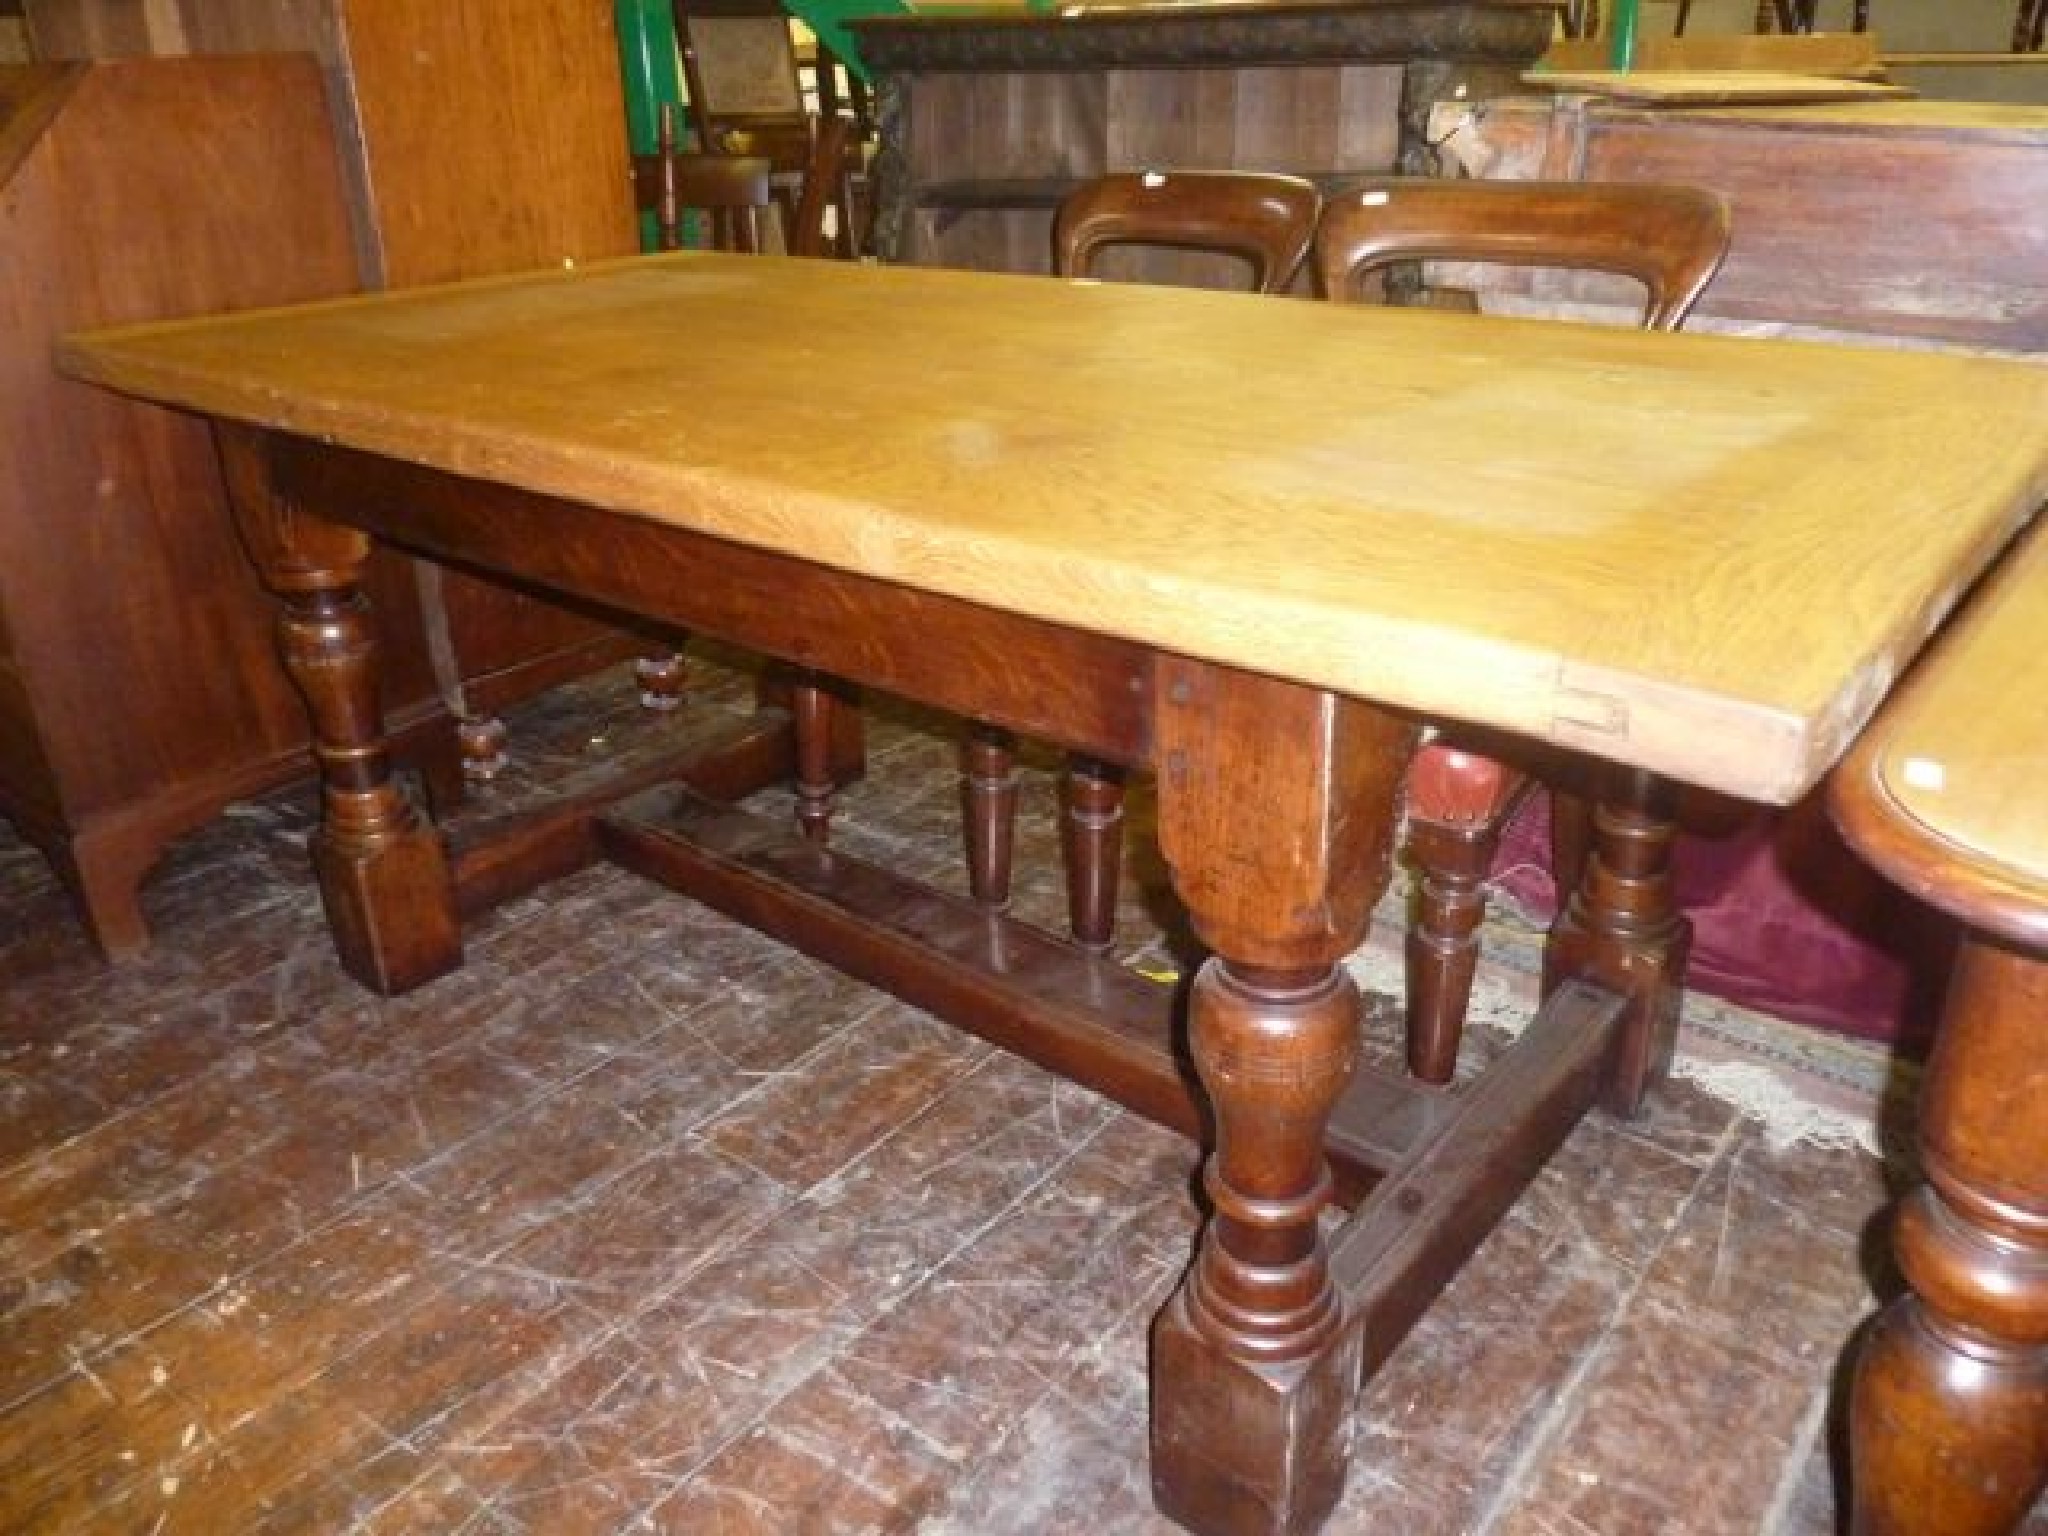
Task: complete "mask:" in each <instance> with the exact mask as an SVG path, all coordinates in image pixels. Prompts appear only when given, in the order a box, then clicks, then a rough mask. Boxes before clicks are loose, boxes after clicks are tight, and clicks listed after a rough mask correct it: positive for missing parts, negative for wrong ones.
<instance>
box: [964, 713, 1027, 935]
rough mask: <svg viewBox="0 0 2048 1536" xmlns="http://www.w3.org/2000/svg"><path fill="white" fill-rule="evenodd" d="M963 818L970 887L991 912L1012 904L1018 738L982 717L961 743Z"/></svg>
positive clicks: (970, 890) (974, 895) (968, 885)
mask: <svg viewBox="0 0 2048 1536" xmlns="http://www.w3.org/2000/svg"><path fill="white" fill-rule="evenodd" d="M960 817H961V828H962V831H963V833H964V835H965V837H966V842H967V889H968V891H969V893H970V894H971V895H972V896H973V897H974V899H975V900H976V901H978V902H980V903H981V904H982V905H983V906H985V907H988V908H989V909H990V910H992V911H997V912H1000V911H1002V910H1003V909H1004V908H1005V907H1007V906H1009V904H1010V865H1011V855H1012V852H1013V850H1014V847H1015V837H1016V828H1017V739H1016V737H1015V736H1013V735H1011V733H1010V732H1008V731H1006V730H1004V729H1003V728H1002V727H1000V726H995V725H984V724H982V723H980V722H979V721H977V722H975V723H974V724H972V725H970V726H969V727H968V728H967V736H966V739H965V740H963V741H962V742H961V743H960Z"/></svg>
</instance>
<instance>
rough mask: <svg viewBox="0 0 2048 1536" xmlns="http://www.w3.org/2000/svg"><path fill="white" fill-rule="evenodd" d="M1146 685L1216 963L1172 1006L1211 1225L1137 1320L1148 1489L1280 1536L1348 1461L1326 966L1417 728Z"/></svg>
mask: <svg viewBox="0 0 2048 1536" xmlns="http://www.w3.org/2000/svg"><path fill="white" fill-rule="evenodd" d="M1159 683H1160V686H1161V693H1160V695H1159V702H1158V705H1157V737H1156V739H1157V744H1158V749H1159V768H1160V781H1159V823H1160V847H1161V850H1162V852H1163V853H1164V855H1165V857H1166V861H1167V864H1168V866H1169V868H1170V869H1171V870H1172V873H1173V880H1174V885H1175V887H1176V889H1177V890H1178V891H1179V893H1180V896H1181V898H1182V900H1183V901H1184V902H1185V903H1186V905H1187V908H1188V912H1189V915H1190V917H1191V919H1192V920H1193V922H1194V925H1195V929H1196V932H1197V933H1198V934H1199V936H1200V937H1201V939H1202V941H1203V942H1204V943H1205V944H1207V945H1208V946H1209V947H1210V949H1211V950H1212V951H1214V953H1215V955H1216V958H1214V959H1211V960H1210V961H1208V962H1207V963H1206V964H1205V965H1204V966H1203V968H1202V971H1201V973H1200V975H1199V976H1198V977H1197V978H1196V982H1195V986H1194V991H1193V997H1192V1000H1191V1003H1190V1010H1189V1031H1190V1036H1191V1042H1192V1046H1193V1053H1194V1059H1195V1067H1196V1071H1197V1072H1198V1073H1199V1074H1200V1076H1201V1080H1202V1086H1203V1087H1204V1089H1205V1090H1206V1091H1207V1093H1208V1097H1209V1102H1210V1106H1211V1108H1212V1109H1213V1111H1214V1115H1215V1126H1216V1143H1215V1149H1214V1152H1213V1153H1212V1154H1211V1156H1210V1159H1209V1162H1208V1166H1207V1168H1206V1170H1205V1174H1204V1185H1205V1187H1206V1188H1207V1190H1208V1192H1209V1196H1210V1199H1211V1201H1212V1202H1213V1206H1214V1213H1213V1215H1212V1216H1211V1218H1210V1220H1209V1224H1208V1227H1207V1228H1206V1230H1205V1231H1204V1232H1203V1234H1202V1242H1201V1247H1200V1250H1199V1252H1198V1254H1197V1256H1196V1259H1195V1262H1194V1265H1193V1267H1192V1268H1191V1269H1190V1270H1189V1272H1188V1274H1187V1277H1186V1278H1185V1279H1184V1280H1183V1282H1182V1284H1181V1288H1180V1289H1179V1291H1177V1292H1176V1293H1175V1295H1174V1297H1173V1299H1172V1300H1171V1301H1170V1302H1169V1303H1168V1304H1167V1306H1166V1308H1165V1310H1164V1311H1162V1312H1161V1313H1160V1315H1159V1318H1158V1320H1157V1322H1156V1324H1155V1325H1154V1329H1153V1336H1152V1343H1153V1353H1152V1486H1153V1497H1154V1499H1155V1501H1156V1502H1157V1503H1158V1505H1159V1507H1160V1509H1161V1510H1163V1511H1164V1512H1165V1513H1167V1514H1169V1515H1171V1516H1172V1517H1173V1518H1174V1519H1176V1520H1178V1521H1180V1522H1181V1523H1182V1524H1184V1525H1186V1526H1188V1527H1189V1528H1190V1529H1191V1530H1194V1531H1197V1532H1200V1533H1205V1536H1225V1533H1227V1536H1294V1533H1302V1532H1308V1531H1312V1530H1314V1529H1315V1528H1316V1527H1317V1526H1318V1525H1319V1524H1320V1523H1321V1521H1322V1520H1323V1519H1324V1517H1325V1516H1326V1515H1327V1514H1328V1513H1329V1511H1330V1509H1331V1507H1332V1506H1334V1504H1335V1503H1336V1501H1337V1498H1338V1496H1339V1494H1340V1493H1341V1492H1342V1491H1343V1485H1344V1473H1345V1463H1346V1459H1347V1456H1348V1453H1349V1450H1350V1425H1351V1406H1352V1399H1353V1397H1354V1395H1355V1393H1356V1388H1357V1380H1358V1372H1359V1361H1360V1340H1359V1335H1358V1332H1357V1330H1356V1329H1355V1328H1354V1327H1352V1326H1351V1325H1350V1322H1349V1319H1348V1318H1347V1315H1346V1307H1345V1303H1344V1300H1343V1297H1342V1295H1341V1293H1340V1292H1339V1291H1338V1290H1337V1289H1336V1287H1335V1285H1334V1284H1333V1282H1332V1280H1331V1277H1330V1270H1329V1264H1328V1257H1327V1254H1326V1253H1325V1250H1324V1246H1323V1242H1322V1238H1321V1235H1320V1232H1319V1229H1318V1226H1317V1216H1318V1214H1319V1213H1320V1212H1321V1210H1322V1208H1323V1205H1324V1202H1325V1201H1326V1200H1327V1199H1328V1198H1329V1195H1330V1173H1329V1167H1328V1164H1327V1163H1326V1161H1325V1159H1324V1157H1323V1152H1322V1138H1323V1132H1324V1128H1325V1126H1326V1124H1327V1122H1328V1120H1329V1116H1330V1112H1331V1109H1332V1107H1333V1106H1334V1105H1335V1103H1336V1101H1337V1099H1338V1097H1339V1096H1340V1095H1341V1093H1342V1092H1343V1090H1344V1087H1345V1084H1346V1083H1347V1082H1348V1080H1349V1078H1350V1075H1351V1071H1352V1066H1353V1062H1354V1058H1355V1055H1356V1052H1357V1049H1358V1010H1359V998H1358V993H1357V989H1356V987H1355V986H1354V984H1353V983H1352V981H1351V978H1350V976H1349V974H1348V973H1347V972H1345V970H1344V969H1343V968H1342V966H1341V964H1340V961H1341V960H1342V958H1343V956H1344V955H1346V954H1347V953H1349V952H1350V950H1351V949H1353V948H1354V947H1355V946H1356V945H1357V944H1358V942H1359V941H1360V940H1362V939H1363V937H1364V934H1365V929H1366V925H1367V922H1368V921H1369V918H1370V914H1371V909H1372V903H1373V901H1374V900H1375V899H1376V898H1377V896H1378V895H1379V893H1380V892H1381V891H1383V890H1384V889H1385V887H1386V881H1387V874H1388V870H1389V867H1390V848H1391V844H1392V839H1393V823H1394V809H1395V803H1396V799H1397V795H1398V791H1399V784H1400V780H1401V773H1402V769H1403V767H1404V765H1405V763H1406V761H1407V756H1408V754H1409V752H1410V751H1412V749H1413V744H1414V731H1413V729H1412V728H1411V727H1409V726H1407V725H1406V724H1404V723H1401V722H1398V721H1395V720H1392V719H1390V718H1389V717H1386V716H1384V715H1379V714H1377V713H1375V712H1372V711H1370V710H1368V709H1366V708H1365V707H1364V706H1361V705H1356V704H1352V703H1349V702H1347V701H1344V700H1339V699H1335V698H1332V697H1330V696H1329V695H1326V694H1319V693H1316V692H1314V691H1313V690H1309V689H1302V688H1294V687H1289V686H1286V685H1282V684H1279V683H1275V682H1272V681H1270V680H1266V679H1260V678H1253V677H1249V676H1246V675H1244V674H1241V673H1232V672H1228V671H1226V670H1224V669H1220V668H1210V667H1204V666H1201V665H1199V664H1196V663H1191V662H1171V663H1162V665H1161V668H1160V678H1159ZM1279 743H1286V744H1287V745H1286V747H1285V748H1284V749H1283V748H1281V747H1280V746H1278V745H1277V744H1279Z"/></svg>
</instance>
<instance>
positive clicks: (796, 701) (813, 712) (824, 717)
mask: <svg viewBox="0 0 2048 1536" xmlns="http://www.w3.org/2000/svg"><path fill="white" fill-rule="evenodd" d="M789 702H790V716H791V729H792V731H793V732H794V734H795V736H796V822H797V827H798V829H799V830H800V831H801V832H802V833H803V836H804V840H805V841H806V842H812V843H820V844H822V843H826V842H829V841H830V840H831V835H832V801H833V797H834V794H835V792H836V790H837V785H836V784H835V783H834V780H833V774H832V725H833V721H832V714H833V710H834V709H835V708H836V707H837V706H838V703H839V701H838V700H837V699H835V698H834V697H833V696H832V693H831V692H830V690H829V689H828V688H827V687H826V686H825V680H824V679H823V678H822V677H820V676H819V675H818V674H817V673H815V672H803V673H799V674H798V676H797V679H796V682H795V685H794V686H793V687H792V688H791V689H790V692H789Z"/></svg>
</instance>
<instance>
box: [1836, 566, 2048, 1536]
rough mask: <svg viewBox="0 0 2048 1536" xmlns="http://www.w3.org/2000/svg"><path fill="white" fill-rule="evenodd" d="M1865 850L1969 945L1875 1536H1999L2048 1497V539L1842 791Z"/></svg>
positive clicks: (1882, 1443)
mask: <svg viewBox="0 0 2048 1536" xmlns="http://www.w3.org/2000/svg"><path fill="white" fill-rule="evenodd" d="M1833 810H1834V814H1835V819H1836V821H1837V822H1838V823H1839V825H1840V826H1841V828H1842V831H1843V833H1844V834H1845V835H1846V836H1847V837H1848V839H1849V841H1850V842H1851V843H1852V844H1853V845H1854V846H1855V847H1856V849H1857V850H1858V851H1859V852H1860V853H1862V854H1863V855H1864V857H1866V858H1868V859H1869V860H1870V861H1871V862H1872V863H1873V864H1874V865H1876V866H1877V867H1878V868H1879V869H1880V870H1882V871H1883V872H1884V873H1885V874H1886V875H1887V876H1888V877H1889V878H1890V879H1892V880H1895V881H1897V882H1898V883H1899V884H1900V885H1901V886H1903V887H1904V888H1905V889H1907V890H1909V891H1911V892H1913V893H1914V894H1915V895H1917V896H1919V897H1921V898H1922V899H1924V900H1926V901H1928V902H1931V903H1933V904H1934V905H1935V906H1937V907H1939V908H1941V909H1942V910H1943V911H1945V912H1947V913H1949V914H1951V915H1952V916H1954V917H1955V918H1956V919H1957V920H1958V921H1960V922H1961V923H1962V924H1963V925H1964V927H1965V930H1966V932H1965V937H1964V940H1963V945H1962V952H1961V955H1960V957H1959V959H1958V962H1957V969H1956V975H1955V981H1954V983H1953V985H1952V987H1951V990H1950V992H1949V997H1948V1003H1947V1009H1946V1012H1945V1015H1944V1019H1943V1023H1942V1029H1941V1033H1940V1035H1939V1037H1938V1039H1937V1041H1936V1044H1935V1049H1934V1054H1933V1057H1932V1059H1931V1060H1930V1062H1929V1064H1928V1070H1927V1077H1926V1081H1925V1083H1924V1085H1923V1087H1922V1089H1921V1097H1920V1125H1919V1132H1918V1136H1919V1146H1920V1153H1921V1157H1922V1160H1923V1162H1924V1164H1925V1170H1926V1174H1927V1182H1926V1183H1925V1185H1923V1186H1922V1187H1921V1188H1920V1189H1918V1190H1917V1191H1915V1192H1914V1193H1913V1194H1912V1195H1911V1196H1909V1197H1908V1198H1907V1199H1906V1201H1905V1203H1904V1205H1903V1206H1902V1207H1901V1209H1900V1211H1899V1213H1898V1217H1897V1223H1896V1226H1895V1228H1894V1231H1893V1236H1892V1242H1893V1247H1894V1249H1895V1251H1896V1253H1897V1255H1898V1261H1899V1267H1900V1269H1901V1270H1902V1271H1903V1272H1904V1274H1905V1277H1906V1281H1907V1283H1908V1284H1909V1285H1910V1286H1911V1290H1910V1291H1909V1292H1908V1293H1907V1294H1906V1295H1905V1296H1903V1297H1902V1298H1900V1299H1899V1300H1898V1301H1897V1302H1895V1303H1893V1304H1892V1305H1891V1306H1890V1307H1889V1308H1888V1309H1887V1310H1886V1311H1885V1312H1884V1313H1883V1314H1882V1315H1881V1316H1880V1317H1879V1318H1878V1320H1877V1322H1876V1323H1875V1324H1874V1325H1873V1327H1872V1328H1871V1330H1870V1333H1869V1337H1868V1339H1867V1340H1866V1341H1865V1342H1864V1344H1863V1346H1862V1353H1861V1357H1860V1362H1859V1366H1858V1369H1857V1373H1856V1381H1855V1386H1854V1389H1853V1391H1854V1395H1853V1409H1852V1420H1851V1440H1852V1457H1853V1461H1854V1477H1855V1496H1856V1524H1855V1530H1856V1531H1857V1532H1858V1533H1860V1536H1892V1533H1901V1536H1903V1533H1905V1532H1908V1531H1911V1532H1917V1533H1922V1536H1925V1533H1929V1532H1939V1533H1943V1536H1980V1533H1981V1536H1990V1533H1993V1532H2005V1531H2010V1530H2012V1529H2013V1528H2014V1527H2016V1526H2017V1525H2018V1524H2019V1522H2020V1521H2021V1520H2023V1519H2024V1518H2025V1517H2026V1515H2027V1512H2028V1510H2029V1508H2030V1507H2031V1506H2032V1505H2033V1503H2034V1501H2035V1499H2036V1498H2038V1497H2039V1496H2040V1493H2041V1491H2042V1488H2043V1486H2044V1484H2048V528H2043V529H2037V530H2036V531H2035V532H2034V533H2033V534H2031V535H2030V536H2029V537H2028V540H2027V542H2025V543H2024V544H2023V545H2021V546H2020V547H2018V548H2016V549H2015V550H2014V551H2013V553H2012V554H2011V555H2010V556H2009V557H2008V558H2007V560H2006V561H2005V563H2004V565H2003V566H2002V567H2001V568H2000V569H1999V571H1998V572H1997V573H1996V574H1995V575H1994V576H1993V577H1992V578H1991V579H1990V580H1988V581H1987V582H1986V583H1985V586H1984V588H1983V590H1982V591H1981V592H1980V593H1979V594H1978V595H1977V596H1976V597H1975V598H1974V599H1973V600H1972V601H1971V603H1970V605H1969V607H1968V608H1967V609H1966V610H1965V611H1964V613H1963V615H1962V617H1961V618H1960V619H1958V620H1957V621H1956V623H1955V624H1954V625H1953V626H1952V627H1951V629H1950V631H1949V633H1948V634H1947V636H1946V637H1945V638H1944V640H1943V641H1942V642H1941V644H1940V646H1939V648H1938V649H1937V650H1936V651H1935V652H1934V653H1933V654H1931V655H1930V656H1929V658H1928V660H1927V661H1926V662H1925V664H1924V665H1923V666H1922V668H1921V669H1920V670H1919V671H1918V672H1916V673H1915V675H1914V676H1913V677H1912V678H1911V679H1909V681H1908V682H1907V683H1906V684H1905V685H1904V686H1903V687H1902V688H1901V690H1900V691H1899V692H1898V693H1897V694H1896V695H1895V696H1894V697H1893V699H1892V701H1891V703H1890V705H1889V706H1888V707H1887V708H1886V710H1885V711H1884V712H1883V713H1882V714H1881V715H1880V716H1879V717H1878V719H1877V721H1876V722H1875V724H1873V725H1872V727H1871V728H1870V730H1869V731H1868V732H1867V733H1866V735H1865V736H1864V737H1863V739H1862V741H1861V742H1860V743H1859V745H1858V746H1857V748H1856V749H1855V751H1854V752H1853V754H1852V755H1851V756H1850V757H1849V758H1848V759H1847V760H1846V762H1845V763H1844V765H1843V768H1842V770H1841V772H1840V774H1839V775H1838V776H1837V778H1836V780H1835V782H1834V785H1833Z"/></svg>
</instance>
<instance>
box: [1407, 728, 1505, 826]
mask: <svg viewBox="0 0 2048 1536" xmlns="http://www.w3.org/2000/svg"><path fill="white" fill-rule="evenodd" d="M1527 783H1528V775H1526V774H1524V773H1521V772H1520V771H1518V770H1517V769H1514V768H1510V767H1509V766H1508V765H1507V764H1506V763H1504V762H1502V761H1501V760H1500V759H1499V758H1497V757H1486V756H1484V755H1482V754H1480V753H1477V752H1462V751H1460V750H1459V749H1458V748H1456V747H1453V746H1449V745H1447V744H1446V743H1444V742H1441V741H1433V742H1431V743H1429V744H1428V745H1427V746H1425V747H1424V748H1423V749H1422V750H1421V751H1419V752H1417V753H1416V754H1415V758H1414V761H1413V762H1411V763H1410V764H1409V765H1408V814H1409V815H1410V816H1411V817H1413V818H1415V819H1416V820H1419V821H1430V822H1436V823H1439V824H1441V825H1445V826H1451V827H1479V826H1485V825H1487V824H1488V823H1491V822H1495V821H1498V820H1500V819H1501V817H1503V816H1505V815H1506V814H1507V812H1508V810H1509V808H1510V807H1511V806H1513V804H1514V802H1515V800H1516V798H1517V797H1518V796H1519V795H1520V794H1521V792H1522V789H1523V786H1524V785H1526V784H1527Z"/></svg>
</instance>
